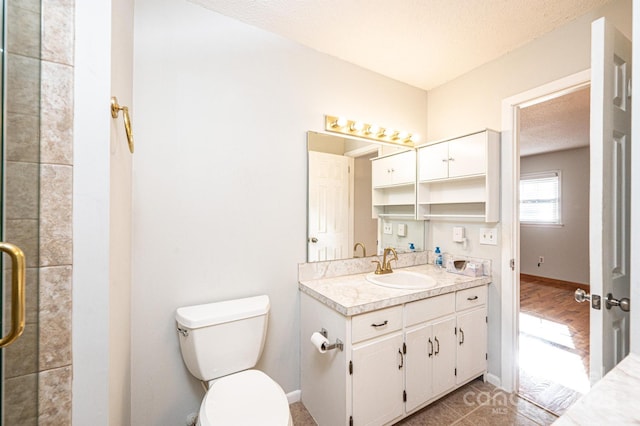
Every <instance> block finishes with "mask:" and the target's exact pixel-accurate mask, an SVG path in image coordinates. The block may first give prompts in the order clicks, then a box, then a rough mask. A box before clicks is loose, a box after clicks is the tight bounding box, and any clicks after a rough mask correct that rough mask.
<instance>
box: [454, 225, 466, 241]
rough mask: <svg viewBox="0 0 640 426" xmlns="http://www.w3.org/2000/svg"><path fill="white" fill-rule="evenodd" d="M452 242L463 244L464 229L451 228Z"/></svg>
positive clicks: (460, 227)
mask: <svg viewBox="0 0 640 426" xmlns="http://www.w3.org/2000/svg"><path fill="white" fill-rule="evenodd" d="M453 242H454V243H462V242H464V227H462V226H454V227H453Z"/></svg>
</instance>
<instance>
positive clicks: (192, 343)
mask: <svg viewBox="0 0 640 426" xmlns="http://www.w3.org/2000/svg"><path fill="white" fill-rule="evenodd" d="M269 306H270V305H269V297H268V296H266V295H262V296H255V297H249V298H245V299H236V300H228V301H224V302H216V303H208V304H204V305H196V306H186V307H183V308H178V309H177V311H176V322H177V323H178V336H179V339H180V350H181V352H182V359H183V360H184V363H185V365H186V366H187V369H188V370H189V372H190V373H191V374H192V375H193V376H195V377H196V378H198V379H200V380H201V381H202V382H203V383H206V388H207V392H206V395H205V397H204V399H203V400H202V404H201V405H200V412H199V414H198V425H199V426H209V425H252V426H253V425H261V426H292V425H293V421H292V420H291V413H290V412H289V402H288V400H287V396H286V395H285V393H284V391H283V390H282V388H281V387H280V385H279V384H278V383H276V382H275V381H273V379H271V378H270V377H269V376H267V375H266V374H265V373H263V372H262V371H259V370H254V369H253V367H255V365H256V363H257V362H258V360H259V359H260V355H261V354H262V349H263V347H264V341H265V337H266V333H267V322H268V314H269Z"/></svg>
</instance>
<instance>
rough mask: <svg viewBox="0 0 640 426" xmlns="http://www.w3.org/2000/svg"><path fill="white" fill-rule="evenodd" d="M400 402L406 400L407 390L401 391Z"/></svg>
mask: <svg viewBox="0 0 640 426" xmlns="http://www.w3.org/2000/svg"><path fill="white" fill-rule="evenodd" d="M402 402H407V391H406V390H404V391H402Z"/></svg>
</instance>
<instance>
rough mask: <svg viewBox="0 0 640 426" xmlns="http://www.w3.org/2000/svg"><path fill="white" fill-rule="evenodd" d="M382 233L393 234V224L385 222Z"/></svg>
mask: <svg viewBox="0 0 640 426" xmlns="http://www.w3.org/2000/svg"><path fill="white" fill-rule="evenodd" d="M382 233H384V234H387V235H391V234H393V225H392V224H390V223H385V224H384V225H383V227H382Z"/></svg>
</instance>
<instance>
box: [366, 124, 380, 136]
mask: <svg viewBox="0 0 640 426" xmlns="http://www.w3.org/2000/svg"><path fill="white" fill-rule="evenodd" d="M379 131H380V127H378V126H376V125H375V124H370V125H369V128H368V129H367V131H366V133H367V134H368V135H377V134H378V132H379Z"/></svg>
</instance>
